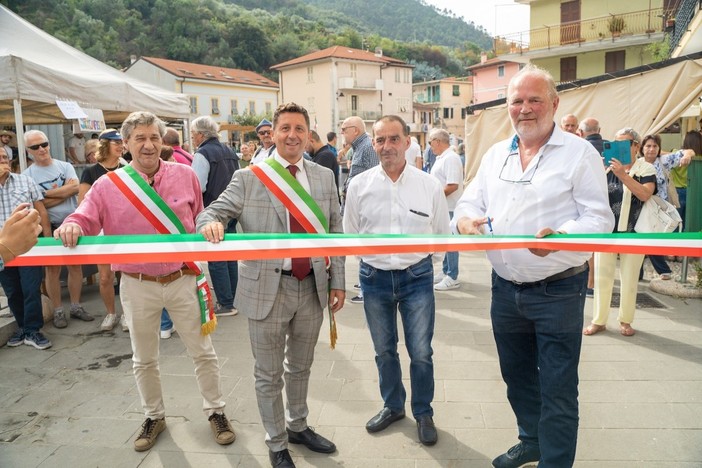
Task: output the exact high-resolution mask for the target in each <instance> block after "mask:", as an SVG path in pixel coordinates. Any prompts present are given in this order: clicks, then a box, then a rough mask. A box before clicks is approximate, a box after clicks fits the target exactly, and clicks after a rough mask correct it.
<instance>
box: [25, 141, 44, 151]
mask: <svg viewBox="0 0 702 468" xmlns="http://www.w3.org/2000/svg"><path fill="white" fill-rule="evenodd" d="M47 146H49V142H48V141H45V142H44V143H39V144H38V145H32V146H27V148H29V149H30V150H32V151H36V150H38V149H39V148H46V147H47Z"/></svg>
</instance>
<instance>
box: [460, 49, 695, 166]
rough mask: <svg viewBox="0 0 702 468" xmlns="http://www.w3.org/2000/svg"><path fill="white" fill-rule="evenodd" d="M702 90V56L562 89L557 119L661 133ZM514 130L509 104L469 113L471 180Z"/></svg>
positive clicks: (608, 133)
mask: <svg viewBox="0 0 702 468" xmlns="http://www.w3.org/2000/svg"><path fill="white" fill-rule="evenodd" d="M700 95H702V58H697V59H694V60H693V59H690V60H684V61H679V62H677V63H673V64H672V65H669V66H667V67H663V68H659V69H655V70H650V71H645V72H642V73H637V74H633V75H629V76H625V77H621V78H615V79H611V80H607V81H601V82H598V83H594V84H590V85H586V86H583V87H580V88H576V89H571V90H567V91H562V92H560V93H559V97H560V104H559V105H558V111H557V114H556V116H555V120H556V122H560V119H561V117H562V116H563V115H565V114H575V115H577V116H578V117H579V118H580V119H581V120H582V119H585V118H587V117H594V118H596V119H597V120H598V121H599V122H600V127H601V128H602V132H601V133H602V136H603V138H605V139H608V138H614V134H615V133H616V131H617V130H619V129H620V128H623V127H632V128H634V129H635V130H636V131H637V132H639V133H640V134H641V135H642V136H643V135H646V134H649V133H657V132H660V131H661V130H663V129H664V128H665V127H667V126H669V125H670V124H672V123H673V122H674V121H675V120H676V119H678V118H679V117H680V116H681V115H682V114H683V113H684V112H685V111H686V110H687V109H688V108H690V106H691V105H693V104H697V103H698V98H699V97H700ZM513 133H514V131H513V129H512V125H511V122H510V119H509V115H508V113H507V105H506V104H501V105H499V106H495V107H491V108H488V109H485V110H483V111H481V112H480V113H479V114H476V115H470V116H468V118H466V140H465V141H466V180H471V179H472V178H473V177H474V176H475V173H476V172H477V171H478V167H479V166H480V160H481V159H482V157H483V155H484V154H485V152H486V151H487V150H488V149H489V148H490V147H491V146H492V145H493V144H494V143H496V142H498V141H500V140H502V139H505V138H508V137H509V136H510V135H512V134H513Z"/></svg>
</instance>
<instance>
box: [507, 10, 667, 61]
mask: <svg viewBox="0 0 702 468" xmlns="http://www.w3.org/2000/svg"><path fill="white" fill-rule="evenodd" d="M665 13H666V12H665V11H664V9H663V8H652V9H649V10H643V11H635V12H631V13H621V14H617V15H607V16H601V17H598V18H590V19H582V20H580V21H571V22H568V23H561V24H557V25H555V26H547V27H543V28H538V29H531V30H529V31H524V32H519V33H514V34H507V35H505V36H501V37H496V38H495V40H494V47H495V54H496V55H498V56H499V55H506V54H525V53H527V52H530V51H537V50H543V49H551V48H554V47H562V46H568V45H573V44H582V43H586V42H595V41H603V40H611V41H615V40H617V38H619V37H625V36H632V35H650V34H654V33H660V32H664V31H665V30H666V18H668V17H669V16H671V13H670V12H669V13H668V15H665Z"/></svg>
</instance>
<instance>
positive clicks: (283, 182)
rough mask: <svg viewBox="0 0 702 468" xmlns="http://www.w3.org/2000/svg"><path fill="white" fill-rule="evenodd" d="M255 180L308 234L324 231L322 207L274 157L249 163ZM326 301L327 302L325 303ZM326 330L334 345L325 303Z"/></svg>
mask: <svg viewBox="0 0 702 468" xmlns="http://www.w3.org/2000/svg"><path fill="white" fill-rule="evenodd" d="M250 167H251V170H252V171H253V173H254V175H255V176H256V177H258V180H260V181H261V183H262V184H263V185H264V186H265V187H266V188H267V189H268V190H269V191H270V192H271V193H272V194H273V195H274V196H275V197H276V198H277V199H278V200H280V202H281V203H282V204H283V206H284V207H285V208H286V209H287V210H288V211H289V212H290V215H291V216H292V217H294V218H295V219H296V220H297V222H299V223H300V225H301V226H302V227H303V228H304V229H305V231H307V233H308V234H326V233H328V232H329V223H328V222H327V218H326V216H324V213H323V212H322V209H321V208H320V207H319V205H317V202H316V201H314V198H312V196H311V195H310V194H309V193H307V190H305V189H304V187H303V186H302V184H300V182H298V180H297V179H296V178H295V177H293V175H292V174H291V173H290V171H288V170H287V169H286V168H284V167H283V165H282V164H280V163H279V162H278V161H276V160H275V158H266V159H265V160H263V161H261V162H260V163H259V164H255V165H252V166H250ZM324 261H325V263H326V265H327V268H329V266H330V264H331V263H330V260H329V257H327V256H325V257H324ZM327 305H329V304H327ZM329 327H330V328H329V334H330V337H331V348H332V349H334V346H335V345H336V337H337V333H336V321H335V320H334V314H333V313H332V312H331V307H329Z"/></svg>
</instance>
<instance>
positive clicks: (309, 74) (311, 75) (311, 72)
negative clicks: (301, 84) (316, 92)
mask: <svg viewBox="0 0 702 468" xmlns="http://www.w3.org/2000/svg"><path fill="white" fill-rule="evenodd" d="M307 82H308V83H314V67H307Z"/></svg>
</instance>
